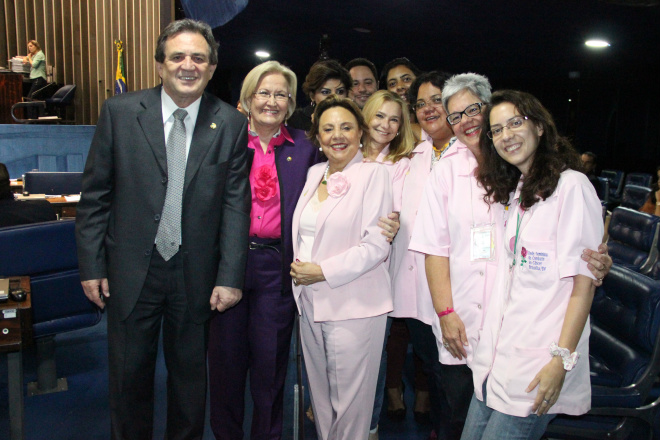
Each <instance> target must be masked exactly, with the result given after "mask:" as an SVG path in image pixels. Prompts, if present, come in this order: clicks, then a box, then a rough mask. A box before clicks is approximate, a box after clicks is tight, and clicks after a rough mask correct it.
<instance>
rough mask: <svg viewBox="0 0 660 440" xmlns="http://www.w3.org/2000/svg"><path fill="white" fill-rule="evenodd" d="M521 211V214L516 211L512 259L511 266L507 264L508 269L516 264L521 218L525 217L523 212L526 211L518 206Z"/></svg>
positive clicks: (511, 268)
mask: <svg viewBox="0 0 660 440" xmlns="http://www.w3.org/2000/svg"><path fill="white" fill-rule="evenodd" d="M520 210H521V211H522V215H520V211H519V212H518V218H517V221H516V238H515V240H514V241H513V261H512V262H511V266H509V270H513V268H514V266H515V265H516V256H517V254H518V237H519V236H520V232H521V231H520V225H522V221H523V218H525V214H526V213H527V210H526V209H522V208H520Z"/></svg>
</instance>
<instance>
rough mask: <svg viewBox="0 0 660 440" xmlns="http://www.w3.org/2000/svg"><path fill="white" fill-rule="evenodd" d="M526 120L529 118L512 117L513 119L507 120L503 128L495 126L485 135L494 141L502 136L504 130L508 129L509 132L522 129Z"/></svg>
mask: <svg viewBox="0 0 660 440" xmlns="http://www.w3.org/2000/svg"><path fill="white" fill-rule="evenodd" d="M528 119H529V118H528V117H527V116H514V117H513V118H511V119H509V121H508V122H507V123H506V124H505V125H504V126H501V125H496V126H494V127H490V131H489V132H488V133H486V135H487V136H488V137H489V138H490V139H495V138H496V137H500V136H502V134H503V133H504V129H505V128H508V129H509V130H517V129H519V128H520V127H522V125H523V123H524V122H525V121H526V120H528Z"/></svg>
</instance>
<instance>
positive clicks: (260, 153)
mask: <svg viewBox="0 0 660 440" xmlns="http://www.w3.org/2000/svg"><path fill="white" fill-rule="evenodd" d="M284 141H289V142H291V143H293V139H291V135H290V134H289V132H288V131H287V129H286V127H284V125H282V126H281V127H280V131H279V133H278V134H276V135H275V136H273V138H272V139H271V140H270V143H269V144H268V148H267V149H266V152H265V153H264V150H263V148H261V143H260V142H259V136H258V135H257V134H256V133H255V132H253V131H252V130H250V129H249V128H248V148H251V149H253V150H254V159H253V160H252V169H251V170H250V188H251V190H252V211H251V213H250V236H257V237H261V238H280V237H281V235H282V231H281V229H282V220H281V215H280V183H279V179H278V177H277V168H276V166H275V147H278V146H280V145H282V144H283V143H284Z"/></svg>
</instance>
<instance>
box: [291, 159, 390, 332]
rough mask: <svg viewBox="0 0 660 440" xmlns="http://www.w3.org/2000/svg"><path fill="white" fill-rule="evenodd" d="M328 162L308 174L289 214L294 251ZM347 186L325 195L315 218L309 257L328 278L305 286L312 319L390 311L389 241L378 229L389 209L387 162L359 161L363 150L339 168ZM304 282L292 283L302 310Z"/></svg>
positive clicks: (295, 255) (326, 319)
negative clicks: (304, 215)
mask: <svg viewBox="0 0 660 440" xmlns="http://www.w3.org/2000/svg"><path fill="white" fill-rule="evenodd" d="M326 166H327V164H326V163H320V164H317V165H314V166H313V167H312V168H310V169H309V172H308V173H307V182H306V183H305V187H304V188H303V191H302V194H301V196H300V199H299V200H298V205H297V206H296V210H295V212H294V214H293V252H294V258H297V257H298V254H299V243H298V228H299V226H300V215H301V213H302V210H303V209H304V207H305V206H306V205H307V203H308V202H309V200H310V199H311V198H312V196H313V195H314V192H315V191H316V188H317V187H318V184H319V182H320V181H321V178H322V176H323V173H324V171H325V168H326ZM342 173H343V174H345V176H346V177H347V179H348V181H349V183H350V187H349V189H348V191H347V192H346V193H344V194H343V195H341V196H339V197H331V196H329V197H328V198H327V199H326V200H325V202H323V206H322V208H321V212H320V213H319V217H318V219H317V221H316V232H315V235H314V245H313V247H312V262H313V263H316V264H319V265H320V266H321V269H322V270H323V275H324V276H325V278H326V280H325V281H322V282H319V283H315V284H312V285H311V286H307V287H306V288H307V289H311V290H312V295H311V296H312V298H313V301H314V321H316V322H319V321H341V320H345V319H356V318H367V317H371V316H378V315H382V314H384V313H388V312H390V311H391V310H392V294H391V289H390V277H389V274H388V271H387V266H388V265H387V263H386V259H387V257H388V255H389V252H390V244H389V243H388V242H387V240H386V239H385V237H384V236H383V235H382V234H381V229H380V228H379V227H378V218H379V217H383V216H387V214H389V213H390V212H392V189H391V188H392V183H391V181H390V176H389V173H388V172H387V170H386V169H385V167H383V166H382V165H381V164H377V163H363V162H362V155H361V154H359V153H358V154H356V156H355V158H353V160H352V161H351V162H350V163H349V164H348V165H347V166H346V168H344V171H342ZM302 289H303V286H293V295H294V298H295V300H296V304H297V305H298V311H300V295H301V292H302Z"/></svg>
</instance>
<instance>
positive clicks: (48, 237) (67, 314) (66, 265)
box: [0, 220, 101, 395]
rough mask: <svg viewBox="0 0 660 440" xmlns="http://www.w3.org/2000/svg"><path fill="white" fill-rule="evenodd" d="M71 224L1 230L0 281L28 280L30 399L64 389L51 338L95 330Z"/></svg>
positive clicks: (61, 222)
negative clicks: (32, 351)
mask: <svg viewBox="0 0 660 440" xmlns="http://www.w3.org/2000/svg"><path fill="white" fill-rule="evenodd" d="M74 227H75V220H59V221H52V222H44V223H33V224H29V225H22V226H10V227H6V228H0V276H5V277H9V276H26V275H28V276H30V289H31V296H32V297H31V301H32V324H33V327H32V330H33V336H34V339H35V342H36V345H37V363H38V365H37V378H38V380H37V383H36V384H30V385H29V386H28V391H29V394H30V395H33V394H44V393H49V392H55V391H63V390H66V389H67V385H66V379H65V378H60V379H58V378H57V372H56V367H55V357H54V355H55V335H57V334H59V333H63V332H68V331H71V330H78V329H82V328H86V327H91V326H93V325H96V324H97V323H98V322H99V321H100V320H101V311H100V310H99V309H98V308H97V307H96V306H95V305H94V304H92V303H91V302H90V301H88V300H87V297H86V296H85V294H84V293H83V290H82V286H81V285H80V274H79V272H78V255H77V252H76V240H75V235H74Z"/></svg>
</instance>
